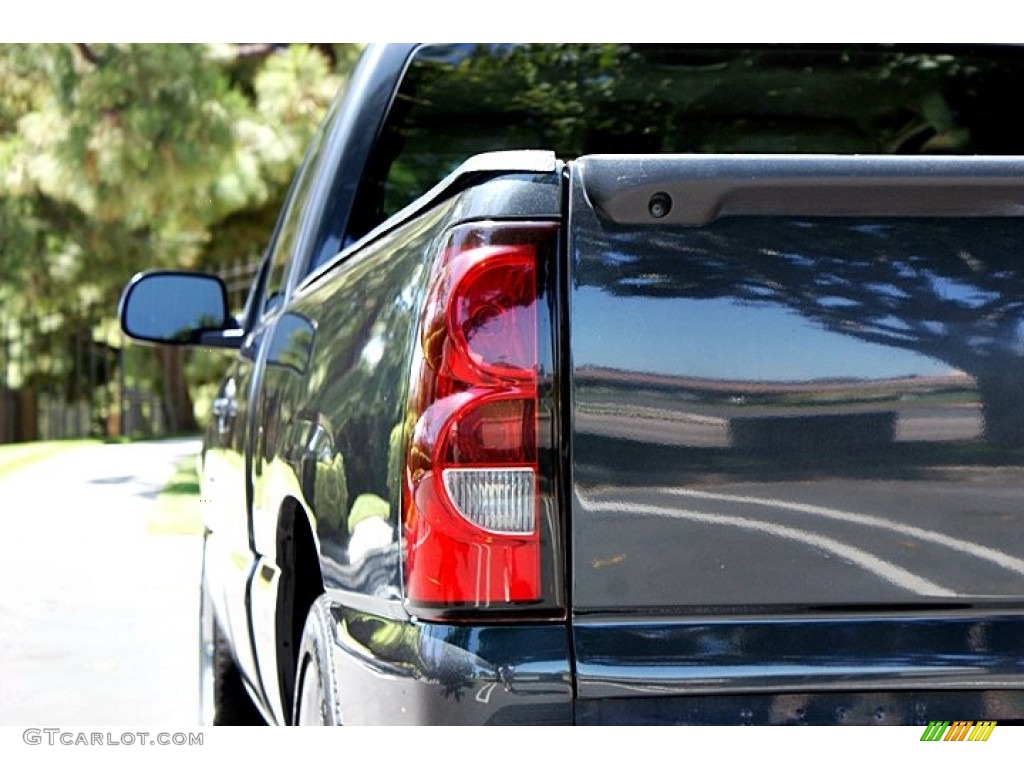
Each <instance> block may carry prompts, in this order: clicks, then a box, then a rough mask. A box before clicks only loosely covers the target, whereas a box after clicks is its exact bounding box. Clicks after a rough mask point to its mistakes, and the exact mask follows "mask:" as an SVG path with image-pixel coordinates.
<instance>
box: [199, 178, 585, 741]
mask: <svg viewBox="0 0 1024 768" xmlns="http://www.w3.org/2000/svg"><path fill="white" fill-rule="evenodd" d="M547 164H548V165H550V164H551V163H550V161H547ZM479 174H480V171H479V170H474V171H473V175H474V178H475V179H479V178H481V177H480V175H479ZM560 194H561V192H560V183H559V179H558V174H557V173H547V174H544V175H529V174H522V173H519V174H516V173H512V174H508V175H503V176H499V177H496V178H492V179H490V180H487V181H483V182H482V183H476V184H474V185H473V186H471V187H469V188H467V189H465V191H463V192H461V193H451V192H450V193H449V195H451V196H449V197H448V199H444V200H439V201H432V202H433V203H434V204H433V206H432V207H430V208H429V209H428V210H424V211H419V212H418V215H416V216H414V217H413V216H409V217H407V219H406V222H405V223H404V224H403V223H400V221H396V222H392V223H391V225H390V226H389V228H388V230H387V231H382V232H378V233H376V234H374V235H373V236H371V237H369V238H366V239H365V240H364V241H363V242H362V243H361V244H359V245H357V246H355V247H354V248H352V249H349V250H348V251H347V252H345V253H344V254H343V255H342V257H341V258H340V259H339V260H336V261H335V262H332V263H331V264H330V265H328V266H327V267H325V268H324V269H322V270H321V271H320V272H318V273H317V274H316V275H314V276H313V278H312V279H310V280H307V281H306V282H305V283H304V284H303V286H302V288H301V290H299V291H297V292H296V293H295V295H293V297H292V298H291V299H290V300H288V301H286V302H285V303H284V305H283V310H284V311H283V312H282V313H280V314H279V315H274V316H273V317H272V318H271V319H270V320H269V321H268V322H267V323H266V325H265V331H263V332H264V333H265V337H264V338H263V340H262V342H261V344H260V345H259V347H260V351H259V357H258V358H257V366H258V367H259V368H261V369H262V371H263V373H262V378H261V382H260V385H259V387H258V389H254V390H253V391H255V392H257V394H256V396H255V401H254V402H255V405H254V408H253V412H252V416H251V418H252V419H253V421H252V423H251V425H250V429H251V430H252V432H251V435H252V437H251V441H252V442H251V446H252V447H251V454H250V457H249V460H248V461H249V462H250V463H251V478H252V507H251V509H252V511H251V518H250V521H251V536H252V549H251V550H250V553H249V554H247V555H245V559H243V557H242V556H241V555H242V554H243V553H240V552H239V551H238V549H237V547H236V549H235V552H234V554H233V556H232V557H229V558H228V559H229V561H231V562H234V563H236V564H237V565H238V566H239V570H238V571H237V572H236V573H234V575H231V576H229V577H228V578H227V582H228V583H230V584H234V585H235V586H234V587H233V589H234V590H235V592H234V594H235V595H238V594H239V592H240V590H242V589H243V588H247V590H248V598H247V604H248V605H249V616H248V617H247V618H248V623H249V626H250V628H251V631H252V633H253V643H252V649H253V650H252V659H253V661H252V662H250V659H249V658H248V657H247V655H246V654H245V649H244V647H243V649H242V650H241V652H240V653H239V659H238V660H239V663H240V665H241V666H242V668H243V670H244V671H245V672H246V674H247V677H248V679H249V681H250V684H251V685H252V687H253V688H255V689H256V690H257V691H258V692H259V693H260V694H261V698H263V704H264V707H265V708H266V709H267V710H269V713H268V714H271V715H272V716H273V718H274V719H275V720H276V721H278V722H286V721H287V718H288V715H287V712H288V704H287V702H285V701H284V699H283V698H282V696H283V695H284V696H286V695H287V688H285V690H284V691H283V692H280V693H279V690H280V686H279V685H278V680H277V675H278V670H279V668H280V665H279V659H280V657H281V654H286V653H291V652H293V651H292V649H291V648H290V647H289V646H287V645H283V644H282V639H283V638H282V637H281V636H280V632H278V631H276V627H277V623H276V621H275V616H276V615H277V613H278V612H279V611H280V610H281V600H282V598H281V595H280V594H279V585H280V582H281V579H282V578H283V577H286V576H287V574H285V573H283V572H282V567H281V564H280V552H281V537H282V535H283V532H284V531H286V530H287V525H285V524H284V523H285V521H286V520H287V519H289V516H290V515H293V514H297V515H303V516H305V517H306V518H307V519H308V521H309V525H310V528H311V529H312V531H313V533H314V535H315V537H316V541H317V545H318V549H319V553H320V575H321V577H322V580H323V587H324V589H325V590H326V592H327V595H328V596H329V597H330V598H331V600H332V601H333V602H334V603H335V604H337V605H348V606H358V607H359V608H361V609H362V610H364V611H367V612H369V613H370V614H371V615H374V616H376V617H378V618H379V619H380V620H382V621H384V620H388V621H392V622H393V621H395V620H396V618H395V617H400V618H401V620H402V621H403V622H404V623H405V624H407V625H408V626H409V628H410V629H411V628H413V627H414V626H415V625H413V624H410V623H409V622H410V618H409V617H408V615H407V614H406V612H405V610H404V608H403V607H402V603H401V598H402V585H401V581H400V577H401V573H400V567H399V530H398V528H399V524H400V499H401V493H400V474H401V469H402V464H401V462H402V457H401V448H402V445H403V440H404V436H405V430H406V427H407V425H406V424H405V423H404V415H405V412H406V404H405V397H406V388H407V385H408V379H409V371H410V369H411V359H412V355H413V344H414V343H415V336H416V334H415V332H414V331H415V329H414V327H413V325H412V324H413V322H414V320H415V318H416V317H417V316H418V311H419V305H420V302H421V301H422V294H423V282H424V280H425V279H426V276H427V268H428V267H429V263H430V259H431V258H432V257H433V253H434V252H435V249H436V248H437V246H438V243H439V241H440V238H441V235H442V233H443V231H444V230H446V229H447V228H449V227H450V226H452V225H453V224H455V223H458V222H464V221H474V220H480V219H485V218H486V219H502V220H513V221H514V220H521V219H524V218H525V219H529V220H534V221H536V220H543V219H545V218H548V219H550V218H556V217H557V214H558V210H559V205H560ZM496 201H502V202H503V204H504V206H505V208H504V209H500V208H498V207H496ZM552 306H553V302H552ZM550 325H551V323H550V322H548V323H546V326H547V327H550ZM259 332H260V329H259V328H258V329H257V333H259ZM325 350H330V354H327V352H326V351H325ZM221 482H223V481H222V480H221V479H220V478H218V479H217V484H218V485H219V484H220V483H221ZM239 482H241V478H239ZM235 525H236V526H237V523H236V524H235ZM234 530H235V533H234V534H233V535H232V536H233V538H234V539H235V540H236V543H237V542H238V541H240V540H241V531H240V529H239V528H238V527H235V528H234ZM221 537H222V533H221V531H220V530H218V529H211V533H210V539H211V541H212V542H214V545H213V546H214V547H216V542H217V541H218V540H219V539H220V538H221ZM214 551H216V550H214ZM229 589H231V587H229ZM229 599H230V600H234V601H236V602H235V604H236V605H238V604H242V603H241V601H239V600H238V597H231V598H229ZM226 607H227V606H225V608H226ZM219 608H220V606H219V605H218V610H219ZM228 615H229V616H231V614H230V613H229V614H228ZM229 623H231V624H232V625H233V626H238V625H239V624H240V623H241V622H239V621H232V620H231V619H229ZM538 631H539V632H542V633H544V634H545V636H548V635H550V633H551V632H552V629H551V628H547V629H543V630H540V629H539V630H538ZM558 631H559V632H560V635H561V638H562V640H561V648H562V651H561V653H560V655H559V658H558V659H551V658H550V653H548V654H546V655H545V661H546V662H550V663H553V664H555V665H556V667H557V669H558V675H557V676H558V679H559V680H560V681H561V683H560V686H561V687H560V688H559V689H558V690H560V691H561V693H559V694H558V696H556V697H555V698H556V699H558V700H559V701H560V702H561V706H563V708H564V707H567V706H568V702H569V701H570V699H571V696H570V691H569V687H568V684H567V683H566V682H565V681H566V679H567V677H566V675H567V669H568V650H567V648H568V640H567V629H566V628H565V626H564V624H563V625H562V627H561V629H560V630H558ZM470 634H471V633H470ZM488 636H489V637H490V636H495V631H491V632H490V633H489V634H488ZM516 636H517V637H519V636H521V635H516ZM426 637H433V636H432V635H430V634H429V633H428V635H427V636H426ZM455 637H456V638H458V637H462V635H460V634H456V635H455ZM466 637H467V638H468V637H470V635H467V636H466ZM424 642H425V643H426V642H427V640H424ZM467 642H468V640H467ZM444 643H445V645H444V647H447V646H448V645H450V640H446V641H444ZM429 644H430V645H432V646H433V645H437V641H435V640H430V642H429ZM243 646H244V643H243ZM437 647H438V648H441V646H437ZM467 652H468V651H467ZM506 652H507V650H506ZM368 653H369V652H368V651H366V650H364V651H363V652H362V654H363V656H366V655H367V654H368ZM431 653H434V651H431ZM556 655H558V654H556ZM511 663H512V662H511V660H510V661H509V664H511ZM250 664H251V666H250ZM509 664H498V665H497V666H493V665H492V666H491V667H485V668H484V669H490V670H491V671H492V672H493V670H495V669H497V668H498V667H502V668H503V669H505V671H504V672H503V673H502V674H503V675H505V676H506V677H509V675H511V674H512V672H511V671H509V670H510V669H511V667H510V666H509ZM349 666H350V665H349V664H341V665H339V671H340V673H341V674H347V673H346V671H345V670H347V669H348V667H349ZM478 666H479V665H476V666H473V667H472V670H471V677H472V679H473V680H474V681H475V682H473V683H472V685H477V684H478V683H480V684H486V680H484V682H483V683H481V682H480V678H481V676H482V675H484V673H483V672H482V671H481V668H478ZM513 666H514V665H513ZM452 669H461V667H458V666H456V667H453V668H452ZM357 671H358V670H356V671H354V672H353V673H352V674H356V672H357ZM428 671H429V670H426V669H424V670H422V671H421V672H418V673H417V674H416V675H413V676H412V681H413V682H410V681H406V682H404V683H403V685H405V686H409V685H413V684H415V685H414V687H416V686H423V685H424V684H425V682H427V681H430V680H431V676H433V677H434V678H436V675H437V674H439V673H438V672H437V671H436V670H434V671H433V672H430V674H428ZM444 674H446V675H451V674H452V673H451V671H450V670H449V671H446V672H444ZM467 674H469V672H467ZM488 674H489V673H488ZM378 677H379V675H378ZM375 679H376V678H375ZM256 681H258V687H257V683H256ZM456 683H457V681H455V680H454V679H453V680H451V684H452V685H456V688H455V689H454V690H456V691H458V690H461V687H462V686H461V684H458V685H457V684H456ZM465 685H470V683H469V682H468V681H467V682H466V683H465ZM531 685H532V684H531ZM529 687H530V685H527V686H526V688H529ZM339 688H340V690H341V691H342V692H343V694H342V696H341V702H340V703H341V705H342V707H343V710H342V712H343V714H345V713H349V712H350V713H352V714H351V717H352V718H353V719H359V718H360V717H364V716H365V715H360V714H358V711H359V710H358V707H357V706H356V705H357V703H358V702H359V701H360V700H361V699H362V696H363V693H364V692H363V691H362V690H360V688H359V687H358V686H356V685H353V687H351V688H350V687H349V686H347V685H346V684H342V685H340V686H339ZM350 690H351V691H352V694H351V695H349V693H348V691H350ZM434 693H438V694H439V695H441V696H442V699H443V700H444V699H446V698H447V697H448V696H449V695H452V694H449V693H443V695H442V691H441V689H438V688H436V687H435V686H426V687H425V688H424V689H423V691H422V692H421V693H419V694H417V695H418V696H420V697H421V698H423V697H426V698H427V699H429V698H431V697H432V696H433V694H434ZM531 696H532V694H531ZM542 699H543V702H544V704H543V706H544V707H548V706H550V705H551V704H552V701H553V699H552V695H549V694H545V696H543V697H541V699H538V698H536V697H532V698H530V700H529V701H531V702H535V701H536V702H538V705H539V702H541V700H542ZM498 702H503V703H502V705H501V706H502V707H505V706H509V707H523V706H524V704H523V703H522V702H518V703H517V701H516V699H515V697H511V698H510V697H509V696H508V695H507V694H502V695H501V696H497V695H496V696H495V697H494V699H493V701H491V702H490V703H489V704H488V706H487V707H485V708H484V709H485V710H486V711H487V712H488V715H487V717H488V718H498V719H500V718H501V717H502V715H501V714H500V713H499V709H500V708H499V707H497V706H496V705H497V704H498ZM433 706H434V705H428V704H427V703H426V700H424V702H423V703H422V707H423V709H422V710H421V709H416V708H413V709H410V710H408V715H407V716H408V718H410V719H413V720H416V719H419V720H423V719H425V718H427V717H429V711H430V709H431V707H433ZM477 708H478V709H479V708H480V705H479V704H478V705H477ZM528 710H529V708H528V707H527V708H525V709H524V710H523V711H522V712H521V713H520V715H518V717H520V718H527V719H528V714H527V711H528ZM481 711H483V710H481ZM563 715H564V712H563ZM510 717H511V715H510ZM544 717H547V715H546V714H545V715H544ZM563 719H564V716H563Z"/></svg>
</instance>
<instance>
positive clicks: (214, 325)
mask: <svg viewBox="0 0 1024 768" xmlns="http://www.w3.org/2000/svg"><path fill="white" fill-rule="evenodd" d="M117 314H118V317H119V318H120V321H121V329H122V330H123V331H124V332H125V333H126V334H127V335H128V336H130V337H131V338H133V339H135V340H137V341H142V342H149V343H152V344H181V345H188V344H203V345H206V346H237V340H236V339H235V338H234V337H235V336H237V335H238V334H230V331H232V330H233V329H235V328H236V327H237V326H236V323H235V321H234V318H232V317H231V315H230V313H229V312H228V296H227V289H226V288H225V287H224V282H223V281H222V280H221V279H220V278H219V277H217V276H216V275H207V274H203V273H199V272H163V271H161V272H141V273H139V274H137V275H136V276H135V277H133V278H132V279H131V282H129V283H128V285H127V286H125V289H124V292H123V293H122V294H121V302H120V305H119V306H118V312H117ZM225 332H228V333H225ZM228 336H231V339H230V341H231V342H232V343H225V342H226V341H228V339H227V338H226V337H228Z"/></svg>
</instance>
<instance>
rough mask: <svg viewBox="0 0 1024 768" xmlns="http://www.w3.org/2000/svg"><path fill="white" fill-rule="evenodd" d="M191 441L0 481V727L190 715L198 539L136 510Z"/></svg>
mask: <svg viewBox="0 0 1024 768" xmlns="http://www.w3.org/2000/svg"><path fill="white" fill-rule="evenodd" d="M198 449H199V442H198V441H197V440H168V441H160V442H152V443H136V444H131V445H105V446H97V447H94V448H93V447H90V448H86V449H82V450H80V451H77V452H73V453H72V454H70V455H64V456H58V457H56V458H53V459H50V460H48V461H45V462H41V463H39V464H35V465H32V466H30V467H28V468H27V469H25V470H24V471H22V472H19V473H17V474H15V475H14V476H12V477H9V478H4V479H0V514H2V516H3V528H2V531H3V539H2V541H3V547H2V550H0V552H2V555H0V583H2V586H0V675H2V678H0V679H2V682H0V725H27V726H36V727H57V726H72V725H80V726H93V725H120V726H136V725H138V726H168V727H172V726H179V727H188V726H192V725H194V724H195V723H196V710H197V683H196V678H197V674H198V673H197V650H196V648H197V632H198V629H197V623H196V615H197V611H198V588H199V587H198V577H199V565H200V548H201V542H200V538H199V537H198V536H183V535H150V534H147V532H146V517H147V510H148V505H151V504H153V500H154V498H155V497H156V495H157V493H158V492H159V491H160V489H161V488H162V487H163V485H164V484H165V483H166V482H167V480H168V479H169V478H170V476H171V474H172V472H173V467H174V465H175V463H176V462H177V461H179V460H180V459H181V458H182V457H185V456H188V455H190V454H192V455H194V454H195V453H196V452H197V451H198Z"/></svg>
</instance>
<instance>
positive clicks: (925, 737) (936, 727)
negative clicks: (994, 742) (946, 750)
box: [921, 720, 996, 741]
mask: <svg viewBox="0 0 1024 768" xmlns="http://www.w3.org/2000/svg"><path fill="white" fill-rule="evenodd" d="M995 728H996V721H995V720H979V721H978V722H974V721H973V720H955V721H953V722H952V723H951V722H950V721H949V720H932V721H931V722H930V723H928V727H927V728H925V729H924V733H923V734H921V741H988V737H989V736H991V735H992V731H994V730H995Z"/></svg>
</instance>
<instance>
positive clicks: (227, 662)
mask: <svg viewBox="0 0 1024 768" xmlns="http://www.w3.org/2000/svg"><path fill="white" fill-rule="evenodd" d="M199 723H200V725H266V722H265V721H264V719H263V716H262V715H261V714H260V712H259V710H258V709H257V708H256V705H255V704H253V702H252V699H251V698H250V697H249V692H248V691H247V690H246V689H245V684H244V683H243V682H242V673H241V672H240V671H239V669H238V665H237V664H235V659H234V657H233V656H232V654H231V648H230V647H228V643H227V640H226V639H225V638H224V636H223V634H221V632H220V629H219V628H218V626H217V618H216V617H215V616H214V614H213V606H212V603H211V602H210V596H209V590H208V588H207V585H206V545H205V542H204V545H203V577H202V585H201V587H200V590H199Z"/></svg>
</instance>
